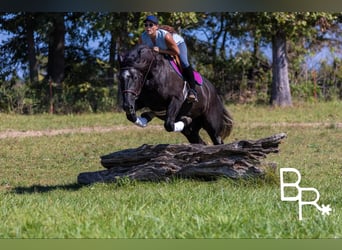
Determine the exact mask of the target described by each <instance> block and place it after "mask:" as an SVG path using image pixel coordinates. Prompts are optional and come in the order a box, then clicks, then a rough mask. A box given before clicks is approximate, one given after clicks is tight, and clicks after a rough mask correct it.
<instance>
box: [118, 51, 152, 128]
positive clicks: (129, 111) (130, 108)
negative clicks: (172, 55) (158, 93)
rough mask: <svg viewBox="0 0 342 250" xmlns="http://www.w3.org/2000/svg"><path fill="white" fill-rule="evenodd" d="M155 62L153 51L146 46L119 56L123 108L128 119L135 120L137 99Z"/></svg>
mask: <svg viewBox="0 0 342 250" xmlns="http://www.w3.org/2000/svg"><path fill="white" fill-rule="evenodd" d="M152 62H153V52H152V50H151V49H149V48H148V47H146V46H137V47H135V48H134V49H133V50H131V51H129V52H128V53H127V54H126V55H124V56H122V57H120V58H119V63H120V72H119V75H118V77H119V81H120V87H121V93H122V95H123V109H124V110H125V112H126V115H127V119H128V120H130V121H132V122H135V121H136V119H137V117H136V110H135V101H136V99H137V98H138V97H139V95H140V93H141V91H142V88H143V85H144V82H145V81H146V77H147V74H148V73H149V70H150V67H151V65H152Z"/></svg>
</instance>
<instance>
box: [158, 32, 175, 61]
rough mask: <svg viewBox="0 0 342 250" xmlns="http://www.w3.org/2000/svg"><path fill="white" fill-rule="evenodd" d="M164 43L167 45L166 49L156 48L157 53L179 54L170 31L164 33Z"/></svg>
mask: <svg viewBox="0 0 342 250" xmlns="http://www.w3.org/2000/svg"><path fill="white" fill-rule="evenodd" d="M165 43H166V45H167V47H168V50H162V49H158V52H159V53H164V54H169V55H172V56H179V48H178V46H177V44H176V42H175V40H173V38H172V35H171V34H170V33H168V34H166V35H165Z"/></svg>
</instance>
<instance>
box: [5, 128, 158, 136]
mask: <svg viewBox="0 0 342 250" xmlns="http://www.w3.org/2000/svg"><path fill="white" fill-rule="evenodd" d="M132 127H133V126H132ZM149 127H150V128H152V129H162V127H161V126H154V125H151V126H149ZM124 129H132V128H131V127H127V126H113V127H81V128H64V129H48V130H27V131H18V130H7V131H3V132H0V139H5V138H18V137H19V138H24V137H39V136H56V135H63V134H79V133H83V134H89V133H109V132H112V131H120V130H124ZM134 129H143V128H140V127H137V126H134Z"/></svg>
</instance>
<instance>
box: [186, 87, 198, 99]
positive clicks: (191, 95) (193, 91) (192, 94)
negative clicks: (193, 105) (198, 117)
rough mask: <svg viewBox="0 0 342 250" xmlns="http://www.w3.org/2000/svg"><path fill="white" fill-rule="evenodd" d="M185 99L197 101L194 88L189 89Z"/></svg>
mask: <svg viewBox="0 0 342 250" xmlns="http://www.w3.org/2000/svg"><path fill="white" fill-rule="evenodd" d="M187 100H188V102H198V99H197V95H196V91H195V90H193V89H190V90H189V92H188V97H187Z"/></svg>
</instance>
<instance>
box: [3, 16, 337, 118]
mask: <svg viewBox="0 0 342 250" xmlns="http://www.w3.org/2000/svg"><path fill="white" fill-rule="evenodd" d="M147 14H151V13H146V12H124V13H112V12H109V13H105V12H87V13H79V12H72V13H63V12H56V13H47V12H38V13H28V12H18V13H0V32H1V34H4V35H5V36H3V38H2V39H0V112H17V113H29V114H31V113H40V112H53V113H82V112H101V111H109V110H115V109H118V108H120V104H119V103H120V96H119V95H118V91H117V79H116V73H117V70H118V62H117V59H118V55H119V53H120V52H123V51H126V50H127V49H129V48H131V47H132V46H134V45H135V44H136V43H137V39H138V37H139V35H140V34H141V33H142V32H143V30H144V28H143V20H144V18H145V17H146V15H147ZM153 14H155V15H158V17H159V19H160V22H161V23H163V24H169V25H172V26H174V27H175V28H176V30H177V31H178V32H179V33H180V34H181V35H183V36H184V38H185V39H186V41H187V45H188V50H189V55H190V60H191V62H192V64H193V65H194V67H195V68H196V69H197V70H198V71H199V72H201V73H202V74H203V75H204V76H205V77H207V78H208V79H209V80H210V81H212V82H213V83H214V85H215V86H216V87H217V88H218V89H219V91H220V93H221V94H222V96H223V97H224V99H225V101H226V102H255V103H268V104H271V105H278V106H288V105H291V104H292V99H293V98H296V99H301V100H331V99H341V98H342V66H341V65H342V63H341V60H342V59H341V49H342V46H341V43H342V39H341V37H342V36H341V23H342V13H325V12H290V13H285V12H272V13H267V12H260V13H259V12H258V13H253V12H246V13H238V12H234V13H230V12H222V13H200V12H177V13H166V12H163V13H153ZM322 50H325V51H327V50H328V51H329V52H330V55H331V60H330V61H324V60H321V61H318V65H315V66H309V65H308V64H309V62H310V60H308V58H309V57H312V56H314V55H316V54H318V53H319V52H320V51H322Z"/></svg>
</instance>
